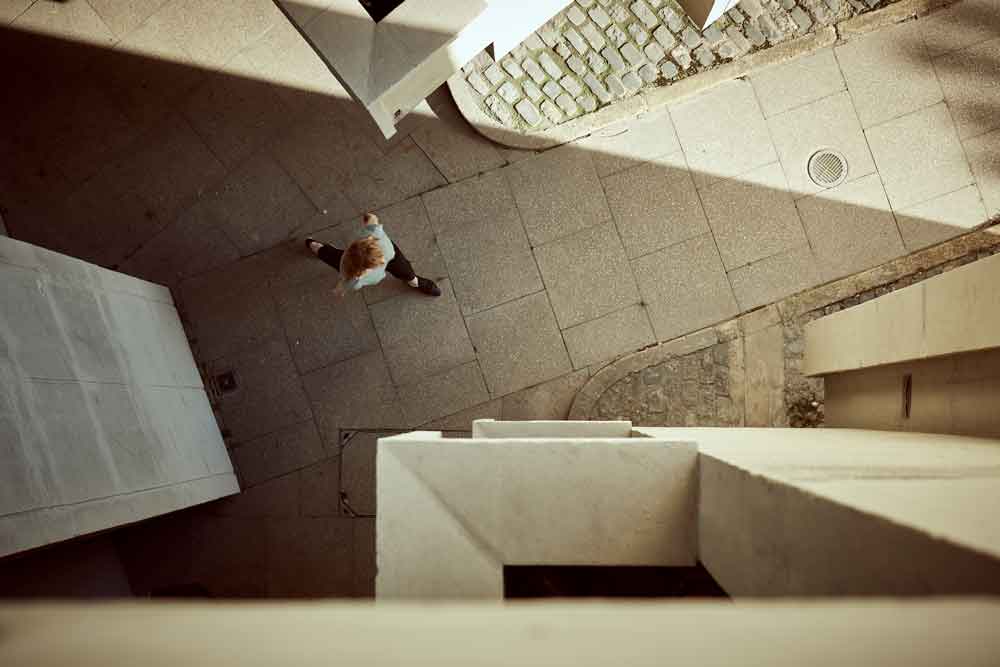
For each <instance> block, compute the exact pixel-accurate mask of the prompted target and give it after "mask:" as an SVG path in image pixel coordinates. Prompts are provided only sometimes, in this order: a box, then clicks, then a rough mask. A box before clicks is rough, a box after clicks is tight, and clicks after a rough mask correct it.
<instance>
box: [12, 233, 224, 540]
mask: <svg viewBox="0 0 1000 667" xmlns="http://www.w3.org/2000/svg"><path fill="white" fill-rule="evenodd" d="M165 298H166V299H167V301H166V302H165V301H164V299H165ZM0 349H3V350H5V353H4V354H2V355H0V380H2V382H0V384H2V387H3V389H2V391H0V405H2V406H3V411H4V413H5V414H6V415H7V419H6V420H5V422H6V427H0V440H3V441H4V442H5V444H6V446H7V448H8V451H10V452H11V456H9V457H8V459H9V461H8V462H7V464H5V465H3V466H0V488H2V489H3V492H2V493H0V556H3V555H7V554H11V553H15V552H17V551H21V550H25V549H30V548H35V547H39V546H43V545H44V544H47V543H50V542H56V541H60V540H65V539H69V538H71V537H77V536H80V535H83V534H86V533H89V532H94V531H98V530H105V529H108V528H113V527H114V526H116V525H120V524H122V523H129V522H133V521H138V520H140V519H145V518H148V517H150V516H154V515H156V514H162V513H165V512H172V511H174V510H178V509H181V508H184V507H189V506H191V505H194V504H198V503H202V502H205V501H207V500H212V499H214V498H219V497H222V496H224V495H229V494H231V493H235V492H237V491H238V486H237V484H236V478H235V476H234V475H233V469H232V465H231V463H230V461H229V456H228V454H227V452H226V447H225V444H224V443H223V441H222V436H221V434H220V433H219V428H218V426H217V424H216V422H215V417H214V415H213V413H212V409H211V407H210V406H209V403H208V398H207V396H206V394H205V390H204V388H203V386H202V383H201V378H200V375H199V372H198V369H197V368H196V366H195V363H194V359H193V357H192V355H191V350H190V348H189V347H188V344H187V338H186V336H185V334H184V330H183V327H182V326H181V322H180V318H179V317H178V315H177V311H176V309H175V308H174V306H173V304H172V302H171V301H169V292H167V293H166V295H164V293H163V290H162V288H160V287H159V286H156V285H152V284H151V283H146V282H145V281H141V280H137V279H133V278H130V277H129V276H124V275H121V274H114V273H113V272H111V271H107V270H104V269H98V268H97V267H94V266H90V265H88V264H86V263H84V262H81V261H79V260H76V259H73V258H70V257H63V256H61V255H58V254H56V253H53V252H49V251H43V250H41V249H34V248H33V247H32V246H29V245H28V244H25V243H21V242H19V241H15V240H13V239H9V238H7V237H0ZM195 488H197V491H193V490H192V489H195Z"/></svg>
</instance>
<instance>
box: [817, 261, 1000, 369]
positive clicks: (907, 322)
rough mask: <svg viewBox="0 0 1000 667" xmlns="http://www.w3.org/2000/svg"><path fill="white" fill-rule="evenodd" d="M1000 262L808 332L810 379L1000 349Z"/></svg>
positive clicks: (863, 307) (978, 265)
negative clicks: (905, 362)
mask: <svg viewBox="0 0 1000 667" xmlns="http://www.w3.org/2000/svg"><path fill="white" fill-rule="evenodd" d="M998 285H1000V255H994V256H992V257H987V258H984V259H981V260H979V261H977V262H973V263H971V264H967V265H965V266H962V267H959V268H957V269H954V270H952V271H949V272H947V273H944V274H942V275H939V276H934V277H933V278H929V279H928V280H925V281H923V282H921V283H918V284H916V285H911V286H910V287H905V288H903V289H901V290H898V291H895V292H891V293H889V294H885V295H883V296H881V297H879V298H877V299H873V300H871V301H868V302H865V303H862V304H860V305H857V306H854V307H853V308H848V309H846V310H842V311H840V312H837V313H833V314H831V315H827V316H826V317H821V318H819V319H817V320H813V321H812V322H809V323H808V324H807V325H806V327H805V339H806V351H805V366H804V372H805V373H806V374H807V375H825V374H829V373H838V372H843V371H850V370H858V369H862V368H870V367H873V366H880V365H885V364H894V363H900V362H904V361H914V360H918V359H926V358H930V357H936V356H942V355H946V354H957V353H961V352H973V351H977V350H985V349H989V348H994V347H1000V288H998V287H997V286H998Z"/></svg>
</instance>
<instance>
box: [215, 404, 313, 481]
mask: <svg viewBox="0 0 1000 667" xmlns="http://www.w3.org/2000/svg"><path fill="white" fill-rule="evenodd" d="M324 455H325V450H324V448H323V442H322V440H320V437H319V432H318V431H317V430H316V424H315V422H313V420H312V419H308V420H307V421H304V422H301V423H299V424H293V425H291V426H287V427H285V428H282V429H279V430H277V431H275V432H274V433H269V434H267V435H264V436H261V437H259V438H255V439H253V440H249V441H247V442H244V443H243V444H241V445H240V446H239V447H236V448H235V449H233V450H232V451H231V452H230V456H231V457H232V459H233V465H234V466H235V468H236V471H237V473H238V475H239V479H240V486H241V487H242V488H243V489H247V488H249V487H252V486H257V485H258V484H261V483H263V482H266V481H268V480H270V479H274V478H275V477H280V476H281V475H286V474H288V473H291V472H294V471H296V470H299V469H300V468H305V467H306V466H310V465H312V464H314V463H316V462H317V461H319V460H320V459H322V458H323V457H324Z"/></svg>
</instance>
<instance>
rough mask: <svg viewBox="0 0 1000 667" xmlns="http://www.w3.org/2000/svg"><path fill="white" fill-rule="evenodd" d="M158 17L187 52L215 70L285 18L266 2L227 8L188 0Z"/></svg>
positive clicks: (167, 7) (251, 0)
mask: <svg viewBox="0 0 1000 667" xmlns="http://www.w3.org/2000/svg"><path fill="white" fill-rule="evenodd" d="M156 17H157V19H158V20H159V21H161V22H162V24H163V25H164V26H165V27H166V29H167V30H169V31H170V32H171V34H173V35H176V37H177V39H178V40H179V42H180V44H181V46H182V47H184V50H185V51H186V52H187V53H189V54H191V56H192V57H193V58H195V59H196V60H197V61H199V62H201V63H203V64H204V65H206V66H210V67H211V68H212V69H214V70H218V69H220V68H222V67H223V66H224V65H225V63H227V62H229V61H230V60H231V59H232V57H233V56H234V55H236V54H237V53H238V52H239V51H241V50H242V49H244V48H245V47H246V46H247V45H248V44H250V43H252V42H254V41H256V40H257V39H259V38H260V37H261V36H262V35H264V33H266V32H267V31H268V29H269V28H271V26H273V25H275V24H276V23H278V22H279V21H281V20H283V18H284V17H283V16H282V14H281V11H280V10H279V9H278V7H277V5H276V4H274V3H272V2H267V1H266V0H247V2H243V3H240V4H239V5H238V6H236V7H223V6H220V5H218V4H216V3H214V2H211V0H184V1H183V2H173V3H167V4H166V5H165V6H164V7H163V9H161V10H159V11H158V12H157V13H156ZM231 26H239V29H238V30H233V29H232V28H231Z"/></svg>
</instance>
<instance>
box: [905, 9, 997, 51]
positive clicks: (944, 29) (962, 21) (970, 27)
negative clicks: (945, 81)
mask: <svg viewBox="0 0 1000 667" xmlns="http://www.w3.org/2000/svg"><path fill="white" fill-rule="evenodd" d="M919 24H920V32H921V34H922V35H923V39H924V44H925V45H926V46H927V51H928V53H930V55H931V57H937V56H939V55H942V54H944V53H950V52H952V51H958V50H960V49H964V48H966V47H969V46H972V45H973V44H978V43H980V42H985V41H987V40H990V39H993V38H994V37H996V35H997V32H998V31H1000V7H997V4H996V2H994V0H962V2H956V3H955V4H953V5H951V6H949V7H945V8H944V9H942V10H940V11H937V12H934V13H933V14H931V15H930V16H927V17H926V18H922V19H921V20H920V22H919Z"/></svg>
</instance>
